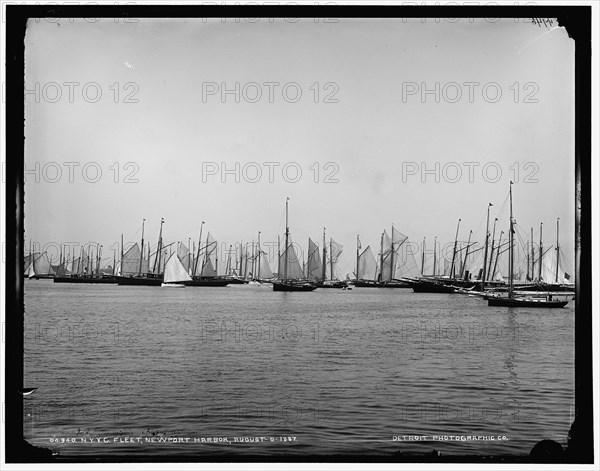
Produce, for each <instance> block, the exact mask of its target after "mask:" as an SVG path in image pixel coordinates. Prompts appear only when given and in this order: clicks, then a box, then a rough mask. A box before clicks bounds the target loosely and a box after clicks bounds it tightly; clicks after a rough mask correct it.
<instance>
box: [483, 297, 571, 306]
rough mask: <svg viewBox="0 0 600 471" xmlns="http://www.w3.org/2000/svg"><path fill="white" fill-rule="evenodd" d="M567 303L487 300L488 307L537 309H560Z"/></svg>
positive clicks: (530, 300) (511, 299) (529, 300)
mask: <svg viewBox="0 0 600 471" xmlns="http://www.w3.org/2000/svg"><path fill="white" fill-rule="evenodd" d="M568 303H569V301H558V300H557V301H550V300H547V299H539V300H534V299H518V298H500V297H498V298H493V297H492V298H488V306H497V307H537V308H561V307H565V306H566V305H567V304H568Z"/></svg>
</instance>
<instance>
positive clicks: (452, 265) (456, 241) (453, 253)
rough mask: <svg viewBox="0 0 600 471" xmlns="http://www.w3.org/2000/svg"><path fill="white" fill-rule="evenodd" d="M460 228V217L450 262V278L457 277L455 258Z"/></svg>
mask: <svg viewBox="0 0 600 471" xmlns="http://www.w3.org/2000/svg"><path fill="white" fill-rule="evenodd" d="M459 228H460V218H459V219H458V225H457V226H456V235H455V236H454V250H453V251H452V263H451V264H450V278H456V276H454V260H455V258H456V244H458V229H459Z"/></svg>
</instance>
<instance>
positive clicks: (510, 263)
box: [508, 181, 515, 299]
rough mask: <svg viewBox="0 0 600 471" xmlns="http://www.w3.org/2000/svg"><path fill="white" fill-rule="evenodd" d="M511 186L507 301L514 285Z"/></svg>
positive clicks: (511, 294) (510, 296) (510, 191)
mask: <svg viewBox="0 0 600 471" xmlns="http://www.w3.org/2000/svg"><path fill="white" fill-rule="evenodd" d="M512 185H513V182H512V181H511V182H510V190H509V194H510V232H509V234H508V240H509V243H508V249H509V251H508V254H509V258H508V273H509V275H508V276H509V280H508V297H509V299H510V298H512V296H513V285H514V279H513V278H514V269H515V267H514V263H515V260H514V246H513V244H514V230H513V207H512Z"/></svg>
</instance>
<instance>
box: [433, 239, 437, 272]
mask: <svg viewBox="0 0 600 471" xmlns="http://www.w3.org/2000/svg"><path fill="white" fill-rule="evenodd" d="M436 262H437V236H435V237H434V238H433V276H435V268H436V267H435V264H436Z"/></svg>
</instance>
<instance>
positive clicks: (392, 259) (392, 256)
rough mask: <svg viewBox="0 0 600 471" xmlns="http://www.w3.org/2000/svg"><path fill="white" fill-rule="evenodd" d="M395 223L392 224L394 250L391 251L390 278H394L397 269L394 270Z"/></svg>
mask: <svg viewBox="0 0 600 471" xmlns="http://www.w3.org/2000/svg"><path fill="white" fill-rule="evenodd" d="M394 268H395V267H394V225H393V224H392V251H391V252H390V280H389V281H392V280H393V279H394V275H395V274H396V273H395V270H394Z"/></svg>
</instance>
